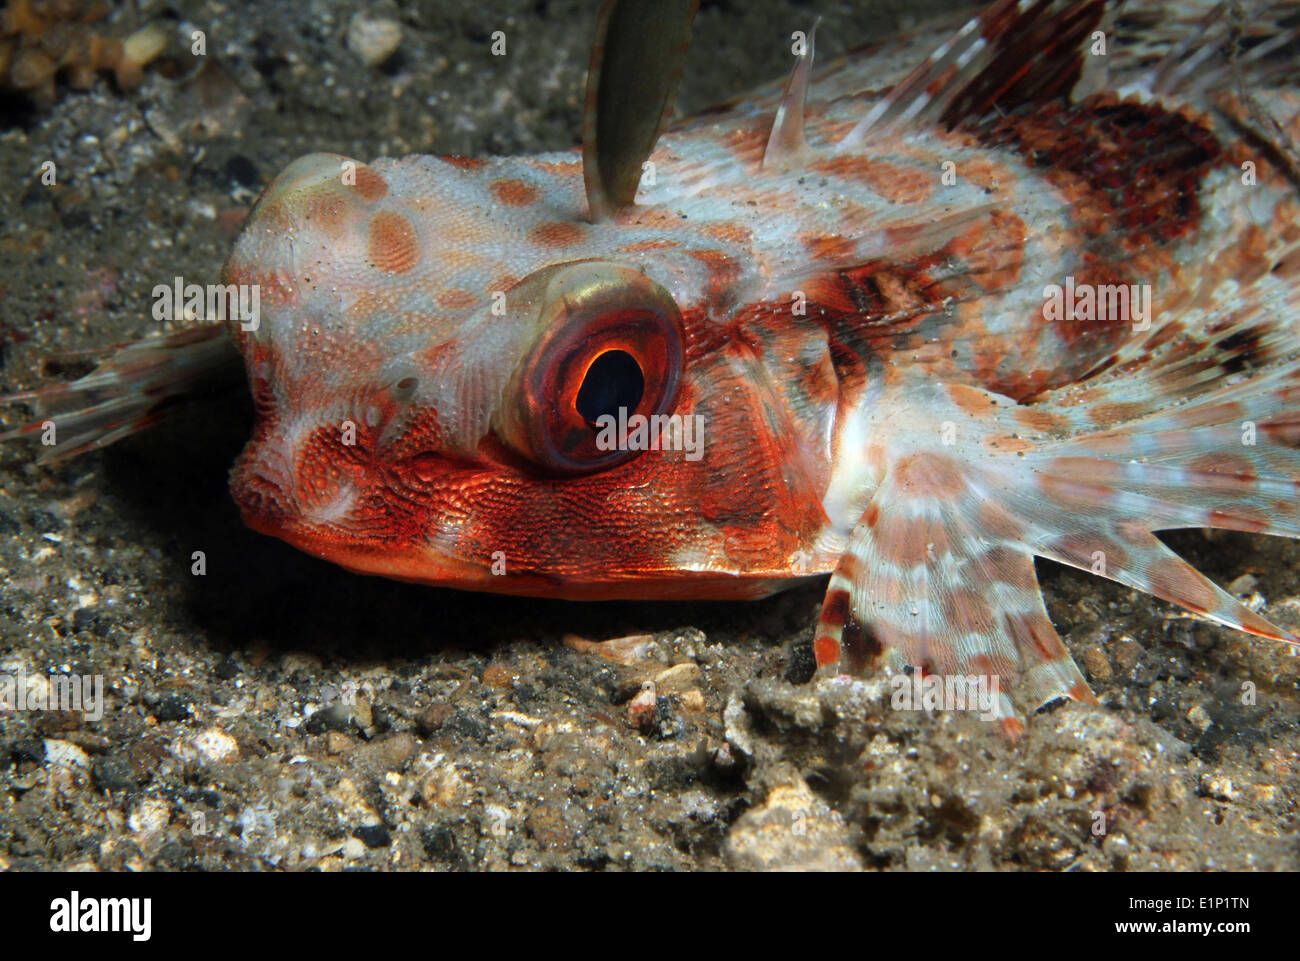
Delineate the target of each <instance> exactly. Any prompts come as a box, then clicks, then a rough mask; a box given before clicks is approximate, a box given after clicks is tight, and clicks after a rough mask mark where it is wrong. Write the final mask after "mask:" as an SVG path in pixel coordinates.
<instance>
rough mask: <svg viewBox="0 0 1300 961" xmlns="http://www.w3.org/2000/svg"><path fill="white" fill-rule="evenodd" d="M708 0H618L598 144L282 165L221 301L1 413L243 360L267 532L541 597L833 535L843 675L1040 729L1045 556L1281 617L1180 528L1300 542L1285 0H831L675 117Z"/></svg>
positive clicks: (707, 576)
mask: <svg viewBox="0 0 1300 961" xmlns="http://www.w3.org/2000/svg"><path fill="white" fill-rule="evenodd" d="M696 6H697V4H695V3H693V2H689V0H687V2H679V0H674V2H672V3H658V4H655V3H632V2H618V0H614V2H607V3H606V4H605V5H604V7H603V8H602V12H601V15H600V19H599V21H598V26H597V39H596V43H595V46H594V52H593V58H592V65H591V69H590V71H589V79H588V99H587V105H586V118H585V122H584V131H583V140H584V142H583V146H582V147H581V148H575V149H573V150H568V151H559V152H552V153H545V154H538V155H529V156H511V157H474V158H466V157H456V156H425V155H413V156H408V157H404V158H381V159H378V160H374V161H372V162H369V163H363V162H360V161H357V160H354V159H352V158H347V157H343V156H339V155H334V154H327V153H314V154H309V155H307V156H305V157H302V158H300V159H298V160H296V161H294V162H293V163H291V164H290V165H289V166H288V167H287V168H286V169H285V170H283V171H282V172H281V173H280V174H279V175H278V176H277V177H276V178H275V179H274V180H273V181H272V182H271V183H270V184H269V186H267V187H266V189H265V190H264V192H263V193H262V195H261V196H260V198H259V199H258V201H257V203H256V205H255V207H254V208H253V210H252V212H251V214H250V215H249V217H248V219H247V221H246V223H245V225H244V226H243V228H242V231H241V233H240V234H239V236H238V238H237V239H236V241H235V243H234V246H233V249H232V251H231V253H230V256H229V259H228V261H227V262H226V264H225V267H224V268H223V271H222V275H221V278H220V281H221V283H220V285H219V287H218V290H217V297H216V302H217V305H218V306H222V305H227V306H228V307H229V310H228V311H227V315H226V316H225V317H224V320H222V321H221V322H216V323H208V324H205V325H202V326H197V327H194V328H191V329H187V330H183V331H180V332H178V333H174V334H171V335H168V336H162V337H156V338H150V339H147V340H145V341H142V342H139V343H137V344H133V345H129V346H127V347H125V348H123V349H121V350H120V351H119V352H117V353H116V354H114V355H112V356H110V357H109V358H107V359H106V360H105V361H104V362H103V364H101V366H100V367H99V368H97V369H96V370H94V371H92V372H91V373H90V374H88V375H86V376H85V377H83V378H81V379H79V380H76V381H73V382H71V383H64V384H48V385H45V386H41V387H37V388H36V389H34V390H29V391H25V392H22V393H17V394H11V395H10V396H9V397H8V398H7V399H8V401H9V402H11V403H16V402H22V403H27V404H31V405H34V406H35V408H36V414H35V416H34V417H33V418H32V419H31V420H30V421H28V422H25V423H23V424H20V425H18V426H17V427H14V428H11V429H10V430H8V431H7V432H6V433H5V434H4V435H2V436H3V439H6V440H13V439H17V438H21V437H37V436H39V437H40V438H41V439H42V440H43V441H44V444H43V447H44V449H43V450H41V451H40V452H39V454H40V456H42V457H44V458H46V459H49V458H58V457H67V456H73V455H75V454H78V453H82V452H85V451H88V450H93V449H96V448H100V447H103V446H106V445H107V444H109V443H112V442H115V441H116V440H119V439H121V438H122V437H125V436H129V435H130V434H133V433H136V432H138V431H140V430H142V429H144V428H146V427H148V426H149V425H150V424H152V423H154V422H156V421H157V420H159V419H160V418H161V417H163V416H165V415H166V414H167V413H168V411H169V410H171V409H172V408H173V407H175V406H176V404H178V403H179V402H180V401H182V400H184V398H186V397H188V396H191V395H194V394H195V393H199V392H202V391H203V390H207V389H215V388H216V386H219V385H222V384H227V383H229V382H231V381H232V380H233V381H244V382H246V384H247V388H248V390H249V391H250V392H251V395H252V398H253V405H254V408H255V412H256V420H255V424H254V427H253V431H252V436H251V437H250V439H249V441H248V443H247V445H246V447H245V448H244V450H243V452H242V453H241V454H240V455H239V457H238V458H237V460H236V462H235V464H234V466H233V467H232V469H231V472H230V491H231V494H232V496H233V498H234V500H235V502H236V503H237V504H238V506H239V509H240V513H241V516H242V518H243V521H244V522H245V523H246V524H247V525H248V526H249V527H251V528H253V529H254V530H257V531H259V532H262V533H265V534H268V535H271V536H273V537H277V538H280V539H282V540H284V541H287V542H288V543H290V544H292V545H294V546H295V547H297V548H299V549H301V550H303V551H305V552H307V553H309V554H312V555H315V556H318V557H321V558H325V559H327V560H329V561H332V562H334V563H336V564H339V565H342V566H343V567H345V568H347V569H349V570H352V571H356V572H358V573H364V574H371V575H380V576H384V577H389V578H395V579H399V580H404V581H412V582H419V583H424V584H430V585H437V586H443V587H452V588H459V589H466V590H477V591H487V592H495V593H507V594H518V595H525V596H538V597H555V598H568V599H578V600H600V599H611V598H639V599H664V600H672V599H686V598H688V599H752V598H759V597H763V596H766V595H769V594H771V593H774V592H776V591H780V590H783V589H786V588H789V587H791V586H793V585H795V584H799V583H803V582H804V581H806V580H807V579H808V578H813V577H827V576H829V581H828V584H827V589H826V594H825V600H824V602H823V605H822V608H821V612H820V615H819V617H818V619H817V622H816V625H815V627H814V628H813V631H812V636H813V641H812V648H813V653H814V657H815V661H816V665H817V669H816V673H817V675H818V676H819V677H821V678H826V679H830V680H832V681H834V680H837V679H843V678H854V677H862V676H871V675H873V674H877V673H885V674H893V675H900V674H906V673H911V674H913V675H914V676H917V677H940V678H967V679H970V680H971V681H972V682H975V681H980V682H989V686H990V687H991V689H992V690H993V691H996V697H995V699H994V702H993V710H992V711H991V713H990V716H991V717H993V718H994V719H996V720H997V721H998V722H999V723H1000V725H1001V727H1002V729H1003V730H1004V731H1005V732H1006V733H1007V734H1008V735H1010V736H1011V737H1013V738H1014V737H1017V736H1019V734H1020V733H1021V732H1023V730H1024V725H1025V718H1026V717H1028V716H1029V715H1031V714H1032V713H1033V712H1035V711H1037V710H1039V709H1041V708H1043V707H1045V706H1046V705H1049V704H1052V703H1054V702H1057V701H1061V700H1072V701H1082V702H1094V703H1095V700H1096V699H1095V697H1094V695H1093V694H1092V692H1091V690H1090V688H1089V686H1088V684H1087V682H1086V680H1085V679H1084V677H1083V675H1082V674H1081V672H1080V671H1079V669H1078V667H1077V666H1076V665H1075V663H1074V661H1073V660H1072V659H1071V657H1070V655H1069V653H1068V652H1067V650H1066V648H1065V645H1064V644H1063V642H1062V640H1061V637H1060V635H1059V633H1058V632H1057V630H1056V628H1055V627H1054V626H1053V624H1052V621H1051V618H1050V617H1049V615H1048V612H1047V609H1046V607H1045V604H1044V600H1043V596H1042V592H1041V590H1040V586H1039V583H1038V579H1037V574H1036V571H1035V566H1034V564H1035V559H1036V558H1046V559H1049V560H1052V561H1055V562H1058V563H1061V564H1065V565H1069V566H1073V567H1076V568H1080V569H1082V570H1084V571H1088V572H1090V573H1093V574H1096V575H1098V576H1101V577H1104V578H1108V579H1110V580H1112V581H1116V582H1118V583H1120V584H1122V585H1125V586H1127V587H1130V588H1132V589H1134V590H1137V591H1140V592H1143V593H1146V594H1151V595H1154V596H1156V597H1158V598H1161V599H1163V600H1165V601H1168V602H1171V603H1173V604H1175V605H1178V606H1180V607H1182V608H1184V609H1186V610H1188V611H1190V612H1192V613H1193V614H1195V615H1197V616H1199V617H1202V618H1205V619H1208V620H1210V621H1214V622H1217V623H1219V624H1223V625H1227V626H1229V627H1232V628H1235V629H1238V630H1241V631H1245V632H1248V633H1250V634H1253V635H1257V636H1260V637H1263V638H1268V639H1271V640H1273V641H1276V642H1280V643H1284V644H1289V645H1293V646H1295V645H1297V644H1300V636H1297V633H1296V629H1295V628H1288V627H1281V626H1277V625H1275V624H1274V623H1272V622H1271V621H1269V620H1267V619H1266V618H1265V617H1264V616H1262V615H1261V614H1260V613H1258V612H1257V611H1255V610H1253V609H1251V608H1250V607H1248V606H1246V605H1245V604H1244V603H1242V602H1241V601H1239V600H1238V599H1237V598H1235V597H1233V596H1232V595H1231V594H1229V593H1227V592H1226V591H1224V590H1223V589H1221V588H1220V587H1218V586H1217V585H1216V584H1214V583H1213V582H1212V581H1210V580H1209V579H1208V578H1206V577H1205V576H1204V575H1203V574H1201V573H1200V572H1199V571H1197V570H1196V569H1195V568H1194V567H1193V566H1192V565H1190V564H1189V563H1187V562H1186V561H1185V560H1183V559H1182V558H1181V557H1179V556H1178V555H1177V554H1176V553H1175V552H1174V551H1172V550H1171V549H1170V548H1169V547H1168V546H1166V545H1165V544H1164V542H1162V541H1161V540H1160V538H1159V537H1157V533H1158V532H1160V531H1166V530H1172V529H1178V528H1210V529H1226V530H1236V531H1247V532H1252V533H1262V534H1271V535H1279V536H1285V537H1300V496H1298V495H1300V152H1298V151H1297V149H1296V138H1297V137H1298V136H1300V88H1298V87H1297V86H1296V78H1297V76H1298V75H1300V72H1298V71H1297V70H1296V66H1297V50H1298V49H1300V31H1298V30H1297V26H1296V24H1297V22H1298V21H1300V3H1296V2H1295V0H1275V2H1260V3H1255V4H1233V5H1229V6H1222V5H1217V4H1214V3H1208V2H1202V0H1188V2H1185V3H1180V4H1178V5H1176V6H1169V5H1164V4H1159V3H1151V2H1147V0H1128V2H1115V0H996V2H994V3H992V4H991V5H990V6H988V7H987V8H985V9H984V10H983V12H981V13H979V14H977V15H976V16H974V17H973V18H972V19H970V20H969V21H968V22H966V23H965V25H964V26H962V27H961V28H960V29H958V30H957V31H956V33H955V34H953V35H952V36H951V37H949V38H948V39H947V40H946V41H945V42H943V43H941V44H940V45H938V46H937V48H936V47H934V46H933V41H932V40H929V39H927V37H926V36H924V35H917V36H914V37H912V38H911V39H910V40H907V41H904V42H903V43H902V45H901V46H900V47H898V48H897V49H895V50H893V51H885V50H883V49H875V50H873V51H869V52H865V53H859V54H856V55H850V56H849V57H847V58H845V59H843V60H840V61H837V62H835V63H832V64H829V65H827V66H826V67H824V68H819V69H815V68H814V58H815V43H816V31H817V26H816V25H813V26H812V28H811V29H810V30H808V31H807V32H802V31H801V32H799V33H796V34H795V35H794V36H793V37H792V38H791V39H792V41H793V42H792V46H791V56H792V59H793V61H794V62H793V67H792V70H791V72H790V74H789V78H788V80H787V81H786V82H785V84H784V85H783V86H779V87H771V88H765V89H762V90H760V91H757V92H755V93H754V94H752V95H749V96H746V97H742V98H739V99H737V100H735V101H732V102H731V103H729V104H726V105H724V106H722V107H721V108H719V109H716V110H711V111H708V112H705V113H704V114H702V115H699V116H697V117H695V118H691V119H686V120H683V121H680V122H673V121H672V116H673V98H674V92H675V89H676V85H677V81H678V78H679V76H680V73H681V65H682V62H683V58H684V57H685V56H686V50H687V47H688V38H689V25H690V20H691V17H692V16H693V15H694V11H695V8H696ZM922 47H925V48H926V49H925V50H924V52H922ZM902 63H905V64H906V66H900V64H902ZM237 292H242V293H243V294H249V295H251V296H245V297H244V299H242V300H241V299H239V297H237V296H236V293H237ZM210 293H211V292H210V291H209V294H210ZM187 296H188V294H186V292H184V291H180V290H178V291H176V295H175V299H177V300H179V299H181V298H183V297H187ZM197 296H199V298H200V306H202V296H203V292H201V291H200V292H199V294H198V295H197Z"/></svg>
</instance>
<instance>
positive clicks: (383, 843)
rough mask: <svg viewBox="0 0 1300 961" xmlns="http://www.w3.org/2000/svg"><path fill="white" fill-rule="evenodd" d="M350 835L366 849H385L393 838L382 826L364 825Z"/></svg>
mask: <svg viewBox="0 0 1300 961" xmlns="http://www.w3.org/2000/svg"><path fill="white" fill-rule="evenodd" d="M352 834H353V836H354V837H356V838H357V839H358V840H360V841H361V843H362V844H364V845H365V846H366V847H368V848H386V847H388V846H389V845H390V844H392V843H393V836H392V835H391V834H389V833H388V828H386V827H384V826H383V825H382V824H366V825H363V826H362V827H359V828H357V829H356V830H354V831H353V832H352Z"/></svg>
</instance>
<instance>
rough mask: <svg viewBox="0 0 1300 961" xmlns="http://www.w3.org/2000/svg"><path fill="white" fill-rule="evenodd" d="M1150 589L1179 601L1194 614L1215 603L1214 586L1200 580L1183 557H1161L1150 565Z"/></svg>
mask: <svg viewBox="0 0 1300 961" xmlns="http://www.w3.org/2000/svg"><path fill="white" fill-rule="evenodd" d="M1149 576H1150V578H1151V593H1153V594H1155V596H1156V597H1160V598H1163V599H1164V600H1166V601H1173V602H1174V603H1175V604H1181V605H1182V606H1183V607H1186V608H1188V609H1189V610H1193V611H1196V613H1198V614H1206V613H1209V612H1210V611H1212V610H1214V608H1215V607H1216V606H1217V605H1218V600H1219V598H1218V595H1217V594H1216V593H1215V591H1214V588H1213V587H1212V586H1210V584H1209V583H1208V582H1207V581H1205V580H1203V579H1202V578H1201V576H1200V575H1199V574H1197V573H1196V571H1195V570H1194V569H1193V568H1192V567H1191V566H1190V565H1189V564H1187V562H1186V561H1182V560H1179V559H1178V558H1176V557H1162V558H1161V559H1160V560H1158V561H1157V562H1156V563H1155V564H1153V565H1151V571H1150V574H1149Z"/></svg>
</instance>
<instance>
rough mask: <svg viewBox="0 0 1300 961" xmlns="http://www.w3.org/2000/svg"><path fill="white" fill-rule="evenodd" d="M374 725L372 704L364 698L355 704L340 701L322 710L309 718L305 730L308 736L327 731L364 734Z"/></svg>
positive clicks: (304, 726)
mask: <svg viewBox="0 0 1300 961" xmlns="http://www.w3.org/2000/svg"><path fill="white" fill-rule="evenodd" d="M372 723H374V715H373V714H372V713H371V710H370V702H369V701H367V700H366V699H365V698H364V697H358V698H357V699H356V701H355V703H353V704H345V703H343V701H341V700H340V701H336V702H334V703H333V704H331V705H330V706H329V707H326V708H322V709H321V710H319V711H317V712H316V713H315V714H313V715H312V716H311V717H309V718H307V723H306V724H304V725H303V730H304V731H306V732H307V733H308V734H324V733H325V732H326V731H343V732H345V733H349V732H353V731H362V732H364V731H367V730H369V729H370V725H371V724H372Z"/></svg>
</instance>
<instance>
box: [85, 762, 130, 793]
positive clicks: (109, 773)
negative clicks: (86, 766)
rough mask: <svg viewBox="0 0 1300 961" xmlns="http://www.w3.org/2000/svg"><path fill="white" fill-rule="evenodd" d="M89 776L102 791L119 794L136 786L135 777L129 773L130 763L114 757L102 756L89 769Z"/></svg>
mask: <svg viewBox="0 0 1300 961" xmlns="http://www.w3.org/2000/svg"><path fill="white" fill-rule="evenodd" d="M90 776H91V778H93V779H94V782H95V786H96V787H97V788H99V790H100V791H103V792H104V793H109V792H112V793H114V794H119V793H121V792H122V791H129V790H131V789H133V788H134V787H136V779H135V777H134V775H132V773H131V765H129V764H127V763H126V762H125V761H123V760H121V759H120V758H116V757H102V758H100V759H99V760H98V761H96V762H95V765H94V767H92V768H91V769H90Z"/></svg>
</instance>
